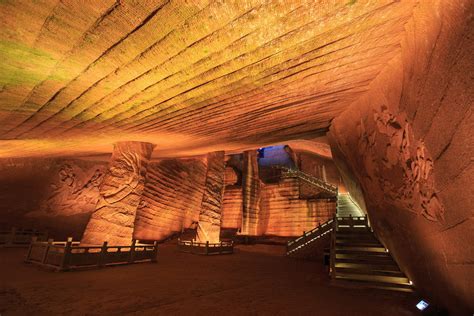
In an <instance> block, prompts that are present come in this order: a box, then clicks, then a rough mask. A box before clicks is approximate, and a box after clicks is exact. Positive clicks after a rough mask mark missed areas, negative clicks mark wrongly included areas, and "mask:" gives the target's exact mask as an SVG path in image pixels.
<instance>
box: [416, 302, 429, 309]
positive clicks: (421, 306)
mask: <svg viewBox="0 0 474 316" xmlns="http://www.w3.org/2000/svg"><path fill="white" fill-rule="evenodd" d="M429 305H430V304H428V303H427V302H425V301H423V300H421V301H419V302H418V304H416V308H418V309H419V310H420V311H422V310H425V309H426V308H427V307H428V306H429Z"/></svg>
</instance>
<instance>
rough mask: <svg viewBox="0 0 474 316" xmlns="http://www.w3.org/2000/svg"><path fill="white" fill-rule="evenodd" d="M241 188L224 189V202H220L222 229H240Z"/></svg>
mask: <svg viewBox="0 0 474 316" xmlns="http://www.w3.org/2000/svg"><path fill="white" fill-rule="evenodd" d="M242 196H243V195H242V187H241V186H237V187H235V186H226V187H225V189H224V200H223V201H222V219H221V220H222V224H221V227H222V228H236V229H240V228H241V227H242V210H243V200H242Z"/></svg>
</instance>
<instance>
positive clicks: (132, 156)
mask: <svg viewBox="0 0 474 316" xmlns="http://www.w3.org/2000/svg"><path fill="white" fill-rule="evenodd" d="M153 147H154V145H153V144H150V143H142V142H119V143H116V144H115V145H114V152H113V154H112V158H111V160H110V165H109V169H108V171H107V174H106V175H105V177H104V180H103V182H102V184H101V186H100V198H99V202H97V205H96V208H95V211H94V213H93V214H92V216H91V218H90V220H89V223H88V224H87V227H86V230H85V232H84V236H83V237H82V241H81V242H82V243H85V244H102V243H103V242H104V241H108V242H109V245H114V244H115V245H117V244H122V245H129V244H130V242H131V240H132V235H133V229H134V221H135V215H136V212H137V208H138V205H139V204H140V200H141V196H142V193H143V189H144V187H145V175H146V170H147V165H148V161H149V159H150V156H151V153H152V151H153Z"/></svg>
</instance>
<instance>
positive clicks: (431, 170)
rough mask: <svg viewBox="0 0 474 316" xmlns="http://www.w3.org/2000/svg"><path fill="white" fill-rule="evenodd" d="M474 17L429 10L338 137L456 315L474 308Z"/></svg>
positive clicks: (460, 4) (382, 216)
mask: <svg viewBox="0 0 474 316" xmlns="http://www.w3.org/2000/svg"><path fill="white" fill-rule="evenodd" d="M473 12H474V4H473V2H472V1H457V2H451V1H432V2H430V3H420V4H419V5H418V7H417V8H416V10H415V12H414V18H413V20H411V21H410V22H409V24H407V26H406V36H405V38H404V41H403V42H402V43H403V45H402V53H401V55H400V56H397V58H394V59H393V60H392V62H391V63H390V64H389V65H388V66H387V67H386V68H385V69H384V71H383V72H382V73H381V74H380V75H379V76H378V77H377V79H376V80H375V81H374V82H372V84H371V86H370V89H369V91H368V93H367V94H366V95H365V96H364V97H362V98H361V99H360V100H358V101H357V102H355V103H354V104H352V105H351V107H350V108H349V109H348V110H347V111H346V112H344V113H343V114H342V115H341V116H339V117H338V118H337V119H335V120H334V122H333V125H332V127H331V131H330V139H331V143H332V147H333V149H334V151H333V154H334V156H337V159H336V162H338V161H339V162H340V161H342V160H345V161H346V162H347V164H346V166H345V167H343V170H347V171H349V172H344V171H343V173H345V175H346V177H347V178H352V179H351V184H348V188H349V190H352V189H353V188H354V187H356V186H354V183H358V184H359V188H360V191H361V192H363V194H364V196H365V202H366V205H367V211H368V213H369V216H370V220H371V223H372V225H373V227H374V229H375V231H376V233H377V234H378V235H379V237H380V238H381V239H382V241H383V242H384V243H385V244H386V246H387V247H388V248H389V249H390V250H391V252H392V254H393V256H394V257H395V258H396V260H397V261H398V263H399V264H400V266H401V268H402V269H403V270H404V271H405V272H406V274H407V275H408V276H409V277H410V279H411V280H413V282H414V284H415V286H416V287H417V289H418V290H419V291H420V292H421V293H422V294H423V295H426V296H427V297H428V298H429V299H430V300H431V301H432V302H433V303H438V304H440V305H442V306H445V307H447V308H449V309H450V310H451V311H452V313H453V314H456V315H457V314H462V313H466V314H470V313H472V312H473V311H474V300H473V299H472V298H473V297H474V283H473V282H472V280H474V264H473V261H472V259H473V258H474V244H473V242H472V240H473V238H474V213H473V208H472V205H473V202H474V201H473V197H474V187H473V185H472V184H473V183H474V169H473V164H472V162H473V158H472V153H473V152H474V137H473V136H472V131H473V130H474V120H473V117H472V109H473V108H472V105H473V101H474V85H473V81H472V79H473V78H472V74H473V73H474V65H473V62H472V51H473V50H474V36H473V35H474V26H473V14H472V13H473ZM469 74H470V75H469ZM356 195H357V196H360V195H359V194H356Z"/></svg>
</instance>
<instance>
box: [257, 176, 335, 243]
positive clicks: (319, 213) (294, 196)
mask: <svg viewBox="0 0 474 316" xmlns="http://www.w3.org/2000/svg"><path fill="white" fill-rule="evenodd" d="M261 194H262V197H261V202H260V208H261V215H260V221H259V223H260V225H261V231H262V232H263V234H264V235H269V236H282V237H295V236H300V235H301V234H303V232H304V231H309V230H311V229H313V228H315V227H316V226H318V224H322V223H324V222H325V221H327V220H329V219H330V218H332V217H333V215H334V214H335V212H336V202H335V201H328V200H326V199H320V200H316V199H315V200H304V199H300V183H299V180H298V179H285V180H283V181H282V182H280V183H278V184H265V185H264V186H263V187H262V193H261Z"/></svg>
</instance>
